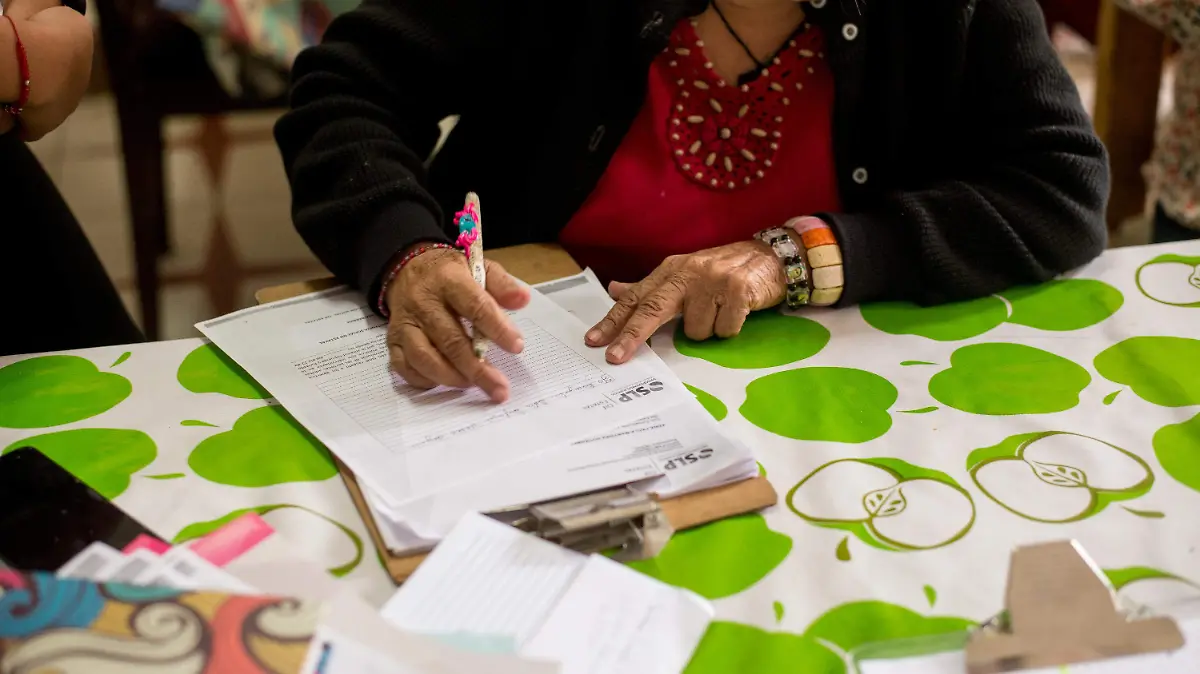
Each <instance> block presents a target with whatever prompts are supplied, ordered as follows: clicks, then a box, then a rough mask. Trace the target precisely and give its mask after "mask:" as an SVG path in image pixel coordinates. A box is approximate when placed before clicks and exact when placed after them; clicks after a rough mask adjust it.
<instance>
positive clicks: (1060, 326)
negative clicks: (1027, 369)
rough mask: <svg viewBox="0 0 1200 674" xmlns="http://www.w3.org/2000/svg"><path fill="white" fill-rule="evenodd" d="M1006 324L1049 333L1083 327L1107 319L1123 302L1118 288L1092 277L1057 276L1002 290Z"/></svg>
mask: <svg viewBox="0 0 1200 674" xmlns="http://www.w3.org/2000/svg"><path fill="white" fill-rule="evenodd" d="M1001 295H1003V296H1004V299H1006V300H1008V303H1009V305H1010V306H1011V307H1012V313H1011V315H1009V317H1008V322H1009V323H1014V324H1016V325H1024V326H1027V327H1030V328H1036V329H1038V330H1047V331H1050V332H1066V331H1069V330H1082V329H1084V328H1088V327H1091V326H1093V325H1096V324H1097V323H1100V322H1102V321H1104V320H1106V319H1107V318H1108V317H1110V316H1112V315H1113V314H1115V313H1117V310H1118V309H1120V308H1121V305H1122V304H1124V303H1125V296H1124V295H1122V294H1121V291H1120V290H1117V289H1116V288H1114V287H1112V286H1110V285H1109V284H1107V283H1105V282H1103V281H1096V280H1093V279H1060V280H1057V281H1049V282H1047V283H1041V284H1039V285H1035V286H1020V287H1016V288H1010V289H1008V290H1005V291H1004V292H1003V293H1001Z"/></svg>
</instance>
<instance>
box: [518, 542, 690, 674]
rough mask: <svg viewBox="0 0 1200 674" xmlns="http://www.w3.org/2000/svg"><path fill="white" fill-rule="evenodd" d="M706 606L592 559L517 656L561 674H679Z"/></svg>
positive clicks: (605, 560) (595, 557)
mask: <svg viewBox="0 0 1200 674" xmlns="http://www.w3.org/2000/svg"><path fill="white" fill-rule="evenodd" d="M712 616H713V613H712V607H711V606H709V605H708V604H707V602H704V601H701V600H700V599H699V598H698V597H697V596H696V595H693V594H691V593H688V592H682V591H680V590H678V589H675V588H672V587H670V586H667V585H664V584H663V583H660V582H658V581H656V580H654V579H652V578H649V577H647V576H643V575H641V574H639V573H637V572H635V571H632V570H630V569H628V568H626V567H624V566H621V565H620V564H617V563H616V562H613V561H612V560H610V559H608V558H606V557H601V556H598V555H592V556H591V557H589V558H588V561H587V563H586V564H584V567H583V569H582V570H581V571H580V572H579V575H578V576H576V577H575V581H574V582H573V583H571V587H570V588H568V589H567V592H566V593H565V594H564V595H563V597H562V599H561V601H559V602H558V605H557V606H555V607H554V610H553V611H551V612H550V615H549V616H548V617H547V619H546V622H545V624H544V625H543V626H542V629H541V630H539V631H538V632H537V634H536V635H535V636H534V637H533V639H531V640H530V641H529V642H528V643H526V644H525V647H524V648H522V649H521V653H522V654H524V655H527V656H529V657H540V658H546V659H551V660H558V661H560V662H562V663H563V674H601V673H603V672H639V674H640V673H644V674H656V673H662V674H668V673H669V674H674V673H675V672H682V671H683V670H684V668H685V667H686V666H687V663H688V661H689V660H691V658H692V652H693V651H694V650H695V649H696V645H697V644H699V643H700V639H701V637H703V636H704V631H705V630H706V629H708V623H709V622H710V621H711V620H712Z"/></svg>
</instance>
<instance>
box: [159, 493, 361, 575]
mask: <svg viewBox="0 0 1200 674" xmlns="http://www.w3.org/2000/svg"><path fill="white" fill-rule="evenodd" d="M246 513H256V514H258V515H260V516H262V517H267V516H268V515H270V514H271V513H304V514H305V515H307V516H311V517H313V518H316V519H317V520H318V521H319V522H321V523H324V524H329V525H332V526H333V527H334V528H335V529H336V530H337V531H338V532H339V533H340V534H345V537H346V538H347V539H348V540H349V542H350V545H351V547H353V549H354V554H353V557H352V558H351V559H350V560H349V561H347V562H343V563H341V564H338V565H336V566H333V567H331V568H329V569H328V571H329V573H331V574H333V575H334V576H337V577H338V578H341V577H343V576H345V575H347V574H349V573H350V572H351V571H353V570H354V569H355V568H356V567H357V566H358V565H359V563H360V562H362V559H363V551H364V549H365V548H364V546H363V542H362V539H361V538H359V536H358V534H356V533H354V530H352V529H351V528H350V527H347V526H346V525H344V524H342V523H341V522H338V521H336V520H333V519H330V518H329V517H326V516H325V515H322V514H321V513H319V512H317V511H315V510H312V509H310V508H305V507H304V506H298V505H292V504H290V503H277V504H273V505H264V506H257V507H254V508H242V509H240V510H234V511H233V512H231V513H228V514H226V515H222V516H221V517H218V518H216V519H214V520H208V521H205V522H196V523H194V524H189V525H188V526H186V527H184V528H183V529H181V530H180V531H179V533H177V534H175V538H174V539H172V541H171V542H172V543H174V544H175V545H179V544H181V543H186V542H188V541H191V540H195V539H197V538H200V537H202V536H207V535H208V534H211V533H212V532H214V531H216V530H217V529H220V528H221V527H223V526H225V525H226V524H228V523H230V522H232V521H233V520H236V519H237V518H239V517H241V516H242V515H245V514H246ZM319 526H320V525H317V527H319Z"/></svg>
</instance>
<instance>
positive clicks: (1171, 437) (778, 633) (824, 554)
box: [0, 242, 1200, 674]
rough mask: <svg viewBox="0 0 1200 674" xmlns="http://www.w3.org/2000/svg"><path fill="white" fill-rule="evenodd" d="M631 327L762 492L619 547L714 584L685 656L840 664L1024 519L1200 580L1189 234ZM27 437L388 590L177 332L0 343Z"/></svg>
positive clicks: (958, 576)
mask: <svg viewBox="0 0 1200 674" xmlns="http://www.w3.org/2000/svg"><path fill="white" fill-rule="evenodd" d="M654 348H655V350H656V351H657V352H658V353H659V354H660V355H661V356H662V357H663V358H664V359H665V360H666V361H667V363H668V364H669V365H670V366H671V367H672V368H673V369H674V371H675V372H676V373H677V374H678V375H679V376H680V377H681V378H682V379H683V380H684V381H685V382H687V383H688V385H689V386H690V387H691V388H692V390H693V392H694V393H695V395H696V396H697V397H698V398H699V399H700V401H701V402H702V403H703V404H704V406H705V407H706V408H707V409H708V410H709V412H711V413H712V414H713V415H714V416H715V417H717V418H718V419H720V420H721V424H722V427H723V428H724V429H725V430H726V431H728V432H729V433H732V434H736V435H737V436H739V437H741V438H742V439H744V440H745V441H747V442H748V443H749V444H750V445H751V446H752V447H753V448H754V450H755V451H756V453H757V456H758V459H759V461H760V463H761V465H762V469H763V471H765V473H766V474H767V476H768V477H769V479H770V480H771V481H772V483H773V484H774V485H775V486H776V488H777V489H778V490H779V492H780V497H781V502H780V505H778V506H776V507H774V508H771V509H768V510H767V511H765V512H763V513H761V514H751V515H745V516H741V517H736V518H733V519H730V520H726V521H722V522H718V523H715V524H711V525H708V526H704V527H701V528H699V529H695V530H691V531H686V532H681V533H678V534H677V535H676V536H675V537H674V538H673V539H672V541H671V542H670V543H669V544H668V546H667V547H666V549H665V550H664V551H663V552H662V554H661V555H660V556H659V557H658V558H656V559H654V560H649V561H645V562H638V563H635V564H634V566H635V568H637V569H639V570H641V571H643V572H645V573H648V574H651V575H654V576H655V577H658V578H661V579H662V580H664V581H666V582H669V583H673V584H675V585H678V586H681V587H686V588H689V589H691V590H694V591H696V592H698V593H699V594H701V595H703V596H705V597H708V598H709V599H711V600H713V601H714V603H715V606H716V610H717V622H715V623H714V625H713V627H712V628H711V629H710V631H709V632H708V634H707V635H706V636H705V639H704V641H703V642H702V644H701V646H700V648H699V651H698V652H697V654H696V657H695V658H694V660H693V662H692V665H691V666H690V668H689V670H688V671H689V672H692V673H693V674H695V673H707V672H729V671H735V669H736V671H743V672H777V671H804V672H811V673H815V674H826V673H828V674H840V673H842V672H846V671H849V670H848V667H849V665H848V662H847V658H846V655H847V653H849V652H850V651H852V650H853V649H854V648H856V647H857V646H859V645H862V644H865V643H871V642H876V641H880V640H888V639H895V638H903V637H911V636H919V635H923V634H936V633H943V632H948V631H957V630H963V629H966V628H967V627H969V626H970V625H972V624H974V623H976V622H978V621H981V620H984V619H986V618H988V617H989V616H991V615H993V614H995V613H996V612H997V611H998V610H999V609H1001V608H1002V605H1003V591H1004V583H1005V577H1006V571H1007V567H1008V561H1009V554H1010V552H1011V550H1012V549H1013V547H1014V546H1016V545H1019V544H1024V543H1031V542H1037V541H1049V540H1060V539H1067V538H1073V539H1076V540H1078V541H1079V542H1080V543H1081V544H1082V545H1083V546H1084V547H1085V549H1086V550H1088V551H1089V552H1090V554H1091V555H1092V556H1093V557H1094V559H1095V560H1096V562H1097V564H1098V565H1099V566H1100V567H1102V568H1103V569H1104V571H1105V573H1106V574H1107V575H1108V577H1109V578H1110V580H1111V581H1112V583H1113V585H1114V587H1115V588H1117V589H1118V590H1119V591H1120V593H1121V594H1122V595H1123V596H1125V597H1127V598H1130V599H1132V600H1135V601H1138V602H1144V603H1149V604H1152V605H1162V604H1163V603H1169V602H1173V601H1177V600H1182V599H1186V598H1200V567H1198V566H1197V559H1198V557H1197V552H1196V550H1197V547H1198V546H1200V526H1197V525H1196V518H1197V517H1198V516H1200V242H1192V243H1186V244H1170V245H1165V246H1154V247H1140V248H1128V249H1122V250H1116V251H1110V252H1108V253H1106V254H1105V255H1104V256H1102V257H1101V258H1100V259H1099V260H1097V261H1096V262H1095V263H1093V264H1091V265H1089V266H1088V267H1086V268H1084V269H1082V270H1080V271H1078V272H1076V273H1074V274H1071V275H1069V277H1067V278H1063V279H1060V280H1057V281H1053V282H1051V283H1048V284H1045V285H1042V286H1038V287H1033V288H1020V289H1014V290H1010V291H1006V292H1004V293H1001V294H999V295H996V296H992V297H986V298H983V299H979V300H976V301H973V302H967V303H962V304H955V305H949V306H943V307H934V308H918V307H915V306H912V305H906V304H882V305H870V306H864V307H862V308H849V309H844V310H838V311H809V312H802V313H798V314H783V313H776V312H764V313H760V314H756V315H754V316H752V317H751V318H750V320H749V321H748V322H747V324H746V327H745V329H744V331H743V333H742V335H741V336H739V337H737V338H734V339H730V340H725V341H710V342H703V343H696V342H691V341H689V340H687V339H686V338H684V337H682V336H678V337H676V336H674V335H673V334H672V333H671V332H670V330H668V331H666V332H664V333H663V335H662V338H656V339H655V340H654ZM26 443H33V444H37V445H38V446H39V447H40V448H42V449H43V450H44V451H46V452H47V453H49V454H50V455H51V456H52V457H53V458H54V459H55V460H57V461H59V462H60V463H61V464H63V465H64V466H66V467H68V468H69V469H70V470H72V471H73V472H74V473H75V474H76V475H78V476H79V477H80V478H82V479H83V480H85V481H86V482H88V483H89V484H91V485H92V486H93V487H95V488H96V489H98V490H99V491H100V492H101V493H103V494H104V495H105V496H108V497H110V498H113V499H115V500H116V503H117V504H119V505H120V506H121V507H123V508H125V509H126V510H127V511H129V512H131V513H132V514H134V515H135V516H136V517H138V518H140V519H141V520H143V521H144V522H145V523H146V524H147V525H149V526H150V527H152V528H153V529H155V530H156V531H158V532H159V533H161V534H163V535H165V536H166V537H168V538H170V539H172V540H176V541H182V540H187V539H189V538H192V537H195V536H198V535H201V534H202V533H204V532H206V531H209V530H212V529H213V528H214V527H216V526H218V525H219V524H220V523H222V522H224V521H227V520H229V519H230V518H232V517H235V516H237V515H238V514H239V513H242V512H246V511H248V510H253V511H257V512H260V513H263V514H264V515H265V517H266V518H267V519H268V521H271V522H272V523H273V524H275V525H276V526H277V527H278V528H279V529H280V530H281V531H282V533H283V534H284V535H285V536H287V537H289V538H290V539H292V540H294V541H295V542H296V543H297V545H298V546H299V547H300V548H301V549H300V550H299V551H298V554H303V555H308V556H310V557H313V558H315V559H318V560H320V561H321V563H322V564H323V565H325V566H326V567H327V568H328V569H329V570H330V571H331V572H332V573H334V574H336V575H338V576H339V577H341V578H343V579H344V582H346V583H348V584H350V585H352V586H354V587H355V588H356V589H357V590H359V591H361V592H362V593H363V594H364V595H365V596H367V597H368V598H369V599H370V600H372V601H374V602H377V603H378V602H382V601H383V600H384V599H385V598H386V597H387V596H388V594H389V593H390V592H391V591H392V588H391V584H390V583H389V582H388V580H387V578H386V576H385V575H384V573H383V571H382V567H381V565H380V562H379V560H378V557H377V556H376V554H375V553H374V551H373V550H372V549H371V547H370V542H369V539H368V538H367V536H366V532H365V531H364V528H363V526H362V524H361V522H360V521H359V519H358V517H357V516H356V513H355V511H354V509H353V508H352V506H351V504H350V501H349V498H348V497H347V495H346V491H345V489H344V487H343V486H342V483H341V481H340V479H339V478H338V477H337V476H336V473H335V470H334V466H333V464H332V463H331V461H330V459H329V457H328V455H327V454H326V453H325V451H324V450H323V448H322V447H321V445H320V444H319V443H318V442H317V441H315V439H314V438H313V437H312V436H311V435H309V434H308V433H307V432H306V431H304V430H303V429H302V428H300V427H298V426H297V425H296V424H295V422H294V421H292V419H291V417H290V416H289V415H288V413H287V412H286V411H285V410H283V409H282V408H280V407H278V406H277V405H275V404H274V402H273V401H272V400H271V399H270V397H269V395H268V394H267V392H265V391H263V390H262V389H261V388H260V387H258V386H257V385H256V384H255V383H254V382H253V381H252V380H250V379H249V378H248V377H246V376H245V375H244V374H243V373H241V372H240V370H239V369H238V368H237V367H236V366H234V365H233V364H231V363H230V362H228V361H227V360H225V359H224V358H223V357H222V355H221V354H220V353H219V352H218V351H216V350H215V349H214V348H213V347H211V346H210V345H208V344H205V343H204V342H203V341H201V340H198V339H191V340H181V341H174V342H163V343H154V344H145V345H137V346H130V347H114V348H106V349H93V350H88V351H79V352H71V353H64V354H54V355H37V356H28V357H17V358H6V359H0V447H7V448H10V449H11V448H14V447H18V446H21V445H23V444H26Z"/></svg>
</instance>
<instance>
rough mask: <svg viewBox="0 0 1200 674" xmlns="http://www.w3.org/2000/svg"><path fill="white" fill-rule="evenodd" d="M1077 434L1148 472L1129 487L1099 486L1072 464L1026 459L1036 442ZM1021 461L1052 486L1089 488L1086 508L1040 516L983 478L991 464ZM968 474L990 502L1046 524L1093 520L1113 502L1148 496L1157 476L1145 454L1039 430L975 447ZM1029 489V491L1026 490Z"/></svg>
mask: <svg viewBox="0 0 1200 674" xmlns="http://www.w3.org/2000/svg"><path fill="white" fill-rule="evenodd" d="M1059 437H1073V438H1081V439H1083V440H1088V441H1090V442H1092V443H1097V444H1099V445H1103V446H1105V447H1108V448H1110V449H1112V450H1115V451H1116V452H1119V453H1120V454H1121V455H1122V456H1124V457H1126V458H1128V459H1131V460H1132V461H1133V463H1134V464H1136V465H1137V466H1138V467H1139V468H1141V470H1142V471H1143V473H1144V476H1143V477H1142V478H1141V479H1140V480H1138V481H1137V482H1135V483H1134V484H1132V485H1130V486H1128V487H1122V488H1117V489H1113V488H1105V487H1095V486H1092V485H1091V484H1089V483H1088V475H1087V471H1086V470H1084V469H1081V468H1078V467H1076V466H1073V465H1069V464H1061V463H1050V462H1048V461H1046V462H1043V461H1036V460H1032V459H1027V458H1025V455H1026V452H1027V451H1028V450H1029V448H1030V447H1032V446H1034V445H1036V443H1038V442H1040V441H1042V440H1046V439H1049V438H1059ZM1015 461H1019V462H1022V463H1024V464H1026V465H1027V466H1028V467H1029V468H1030V472H1029V473H1028V474H1029V475H1032V476H1033V479H1035V480H1038V481H1039V482H1042V483H1044V484H1047V485H1050V486H1051V487H1059V488H1063V489H1086V490H1087V491H1088V502H1087V504H1086V505H1085V506H1084V508H1083V509H1082V510H1080V511H1079V512H1078V513H1077V514H1075V515H1070V516H1067V517H1063V518H1058V519H1052V518H1046V517H1037V516H1034V515H1032V514H1030V513H1027V512H1023V511H1021V510H1018V509H1017V508H1015V507H1014V506H1012V505H1010V504H1009V503H1008V502H1007V501H1006V500H1004V499H1001V498H999V497H998V496H997V495H996V494H995V493H994V491H995V488H994V487H993V488H991V489H989V488H988V487H987V486H985V484H984V482H983V481H981V479H980V476H979V474H980V472H981V471H983V470H984V469H985V468H987V467H988V466H995V465H997V464H1001V463H1006V462H1015ZM966 470H967V474H968V475H970V476H971V481H972V482H974V483H975V487H976V488H978V489H979V491H981V492H983V495H984V496H986V497H987V498H988V499H989V500H990V501H992V502H993V503H995V504H996V505H998V506H1000V507H1001V508H1003V509H1005V510H1007V511H1008V512H1010V513H1012V514H1014V515H1016V516H1018V517H1020V518H1022V519H1026V520H1030V521H1033V522H1040V523H1042V524H1069V523H1072V522H1081V521H1083V520H1086V519H1090V518H1092V517H1095V516H1097V515H1099V514H1100V513H1102V512H1104V510H1105V509H1107V508H1108V506H1110V505H1112V504H1113V503H1120V502H1122V501H1132V500H1135V499H1138V498H1141V497H1143V496H1145V495H1146V494H1147V493H1149V492H1150V490H1151V489H1152V488H1153V487H1154V482H1155V476H1154V471H1152V470H1151V469H1150V464H1148V463H1146V461H1145V460H1143V459H1142V457H1140V456H1138V455H1137V454H1135V453H1133V452H1130V451H1129V450H1126V449H1123V448H1121V447H1118V446H1116V445H1114V444H1112V443H1110V442H1105V441H1104V440H1100V439H1099V438H1093V437H1091V436H1088V435H1083V434H1082V433H1073V432H1070V431H1037V432H1032V433H1019V434H1017V435H1011V436H1009V437H1007V438H1005V439H1003V440H1001V441H1000V442H999V443H997V444H995V445H991V446H989V447H981V448H978V449H975V450H973V451H972V452H971V453H970V454H969V455H967V460H966ZM1024 491H1028V490H1024Z"/></svg>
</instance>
